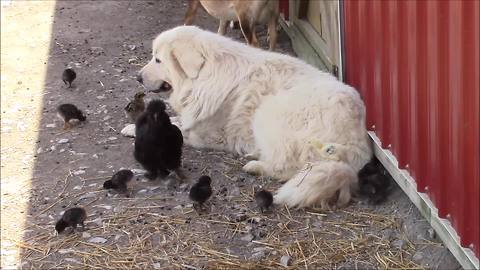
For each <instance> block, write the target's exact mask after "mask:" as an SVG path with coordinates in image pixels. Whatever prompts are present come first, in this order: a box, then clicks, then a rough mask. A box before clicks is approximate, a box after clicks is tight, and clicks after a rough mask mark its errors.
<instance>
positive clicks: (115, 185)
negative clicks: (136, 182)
mask: <svg viewBox="0 0 480 270" xmlns="http://www.w3.org/2000/svg"><path fill="white" fill-rule="evenodd" d="M132 178H133V172H132V171H130V170H120V171H118V172H116V173H115V174H114V175H113V176H112V178H111V179H110V180H107V181H105V182H104V183H103V188H104V189H114V190H116V191H118V192H120V193H127V183H128V182H130V180H132Z"/></svg>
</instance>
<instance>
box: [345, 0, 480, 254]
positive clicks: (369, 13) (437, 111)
mask: <svg viewBox="0 0 480 270" xmlns="http://www.w3.org/2000/svg"><path fill="white" fill-rule="evenodd" d="M479 8H480V7H479V1H468V0H465V1H368V0H367V1H357V0H355V1H344V15H345V18H344V30H345V35H344V44H345V73H346V74H345V75H346V81H347V83H349V84H351V85H353V86H355V87H356V88H357V89H358V90H359V91H360V92H361V94H362V96H363V99H364V101H365V103H366V105H367V114H368V120H367V125H368V127H369V129H371V130H374V131H375V133H376V134H377V136H378V137H379V138H380V139H381V141H382V147H383V148H388V149H389V150H391V151H392V152H393V154H394V155H395V156H396V158H397V160H398V161H399V166H400V168H401V169H406V170H408V171H409V173H410V175H411V176H412V177H413V178H414V179H415V181H416V182H417V184H418V190H419V191H420V192H426V193H427V194H428V195H429V197H430V198H431V199H432V201H433V202H434V203H435V205H436V206H437V208H438V209H439V215H440V217H442V218H445V217H447V218H449V219H450V221H451V222H452V224H453V226H454V228H455V229H456V230H457V232H458V233H459V235H460V236H461V244H462V245H463V246H465V247H467V246H470V247H472V246H473V248H474V250H475V253H476V255H477V257H480V256H479V246H480V241H479V228H480V222H479V219H480V217H479V212H480V207H479V196H480V191H479V189H480V185H479V182H480V173H479V167H480V153H479V152H480V150H479V149H480V143H479V140H480V139H479V130H480V127H479V125H480V124H479V123H480V119H479V118H480V117H479V115H480V112H479V110H480V109H479V108H480V105H479V100H480V96H479V92H480V90H479V76H480V75H479V72H480V71H479V33H480V29H479V25H480V23H479Z"/></svg>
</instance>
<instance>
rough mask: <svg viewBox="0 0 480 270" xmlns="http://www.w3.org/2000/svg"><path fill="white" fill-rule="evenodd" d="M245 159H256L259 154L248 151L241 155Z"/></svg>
mask: <svg viewBox="0 0 480 270" xmlns="http://www.w3.org/2000/svg"><path fill="white" fill-rule="evenodd" d="M243 157H244V158H245V159H246V160H258V158H259V154H258V153H248V154H246V155H244V156H243Z"/></svg>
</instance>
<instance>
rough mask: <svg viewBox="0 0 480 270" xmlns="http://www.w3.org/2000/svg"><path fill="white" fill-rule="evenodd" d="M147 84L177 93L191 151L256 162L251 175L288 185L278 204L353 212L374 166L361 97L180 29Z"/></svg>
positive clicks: (330, 80)
mask: <svg viewBox="0 0 480 270" xmlns="http://www.w3.org/2000/svg"><path fill="white" fill-rule="evenodd" d="M139 81H141V82H142V83H143V84H144V85H145V87H146V88H148V89H150V90H152V91H157V92H158V91H165V92H167V91H168V92H171V93H170V96H169V100H168V101H169V103H170V105H171V106H172V108H173V109H174V110H175V111H176V112H177V113H178V115H179V122H180V125H181V129H182V132H183V135H184V137H185V141H186V143H187V144H190V145H191V146H194V147H199V148H202V147H206V148H214V149H222V150H228V151H232V152H235V153H238V154H240V155H249V156H250V157H253V158H254V159H256V160H252V161H250V162H248V163H247V164H246V165H245V166H244V168H243V169H244V170H245V171H247V172H249V173H253V174H261V175H265V176H271V177H274V178H277V179H279V180H282V181H288V182H287V183H286V184H284V186H283V187H281V188H280V190H279V191H278V192H277V194H276V195H275V202H276V203H279V204H282V203H284V204H287V205H288V206H290V207H306V206H314V205H318V206H321V207H323V208H328V207H330V206H334V207H335V206H344V205H346V204H347V203H348V202H349V200H350V188H351V186H352V185H353V184H356V182H357V172H358V171H359V170H360V169H361V168H362V167H363V166H364V165H365V164H366V163H367V162H368V161H369V160H370V158H371V156H372V150H371V145H370V141H369V139H368V135H367V130H366V128H365V106H364V104H363V102H362V100H361V98H360V96H359V94H358V93H357V92H356V91H355V89H353V88H351V87H349V86H347V85H345V84H343V83H342V82H340V81H338V80H337V79H336V78H335V77H333V76H331V75H330V74H328V73H325V72H322V71H320V70H318V69H316V68H314V67H312V66H310V65H308V64H306V63H304V62H302V61H301V60H299V59H296V58H293V57H290V56H287V55H282V54H279V53H273V52H267V51H262V50H260V49H257V48H253V47H249V46H247V45H245V44H242V43H240V42H236V41H233V40H231V39H228V38H226V37H223V36H220V35H217V34H214V33H211V32H208V31H204V30H201V29H199V28H197V27H195V26H179V27H176V28H173V29H171V30H168V31H165V32H163V33H161V34H160V35H159V36H158V37H157V38H156V39H155V40H154V41H153V58H152V60H151V61H150V62H149V63H148V64H147V65H146V66H145V67H144V68H143V69H142V70H141V72H140V74H139ZM172 89H173V90H172Z"/></svg>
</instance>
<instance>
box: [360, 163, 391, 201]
mask: <svg viewBox="0 0 480 270" xmlns="http://www.w3.org/2000/svg"><path fill="white" fill-rule="evenodd" d="M358 186H359V193H360V195H362V196H365V197H367V198H368V199H369V201H370V202H371V203H373V204H379V203H381V202H383V201H385V199H386V198H387V196H388V193H389V188H390V179H389V177H388V175H387V172H386V171H385V169H383V167H382V166H381V164H380V162H379V161H378V160H377V159H376V158H375V157H374V158H373V159H372V160H371V161H370V162H369V163H367V164H366V165H365V166H364V167H363V168H362V169H361V170H360V171H359V172H358Z"/></svg>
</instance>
